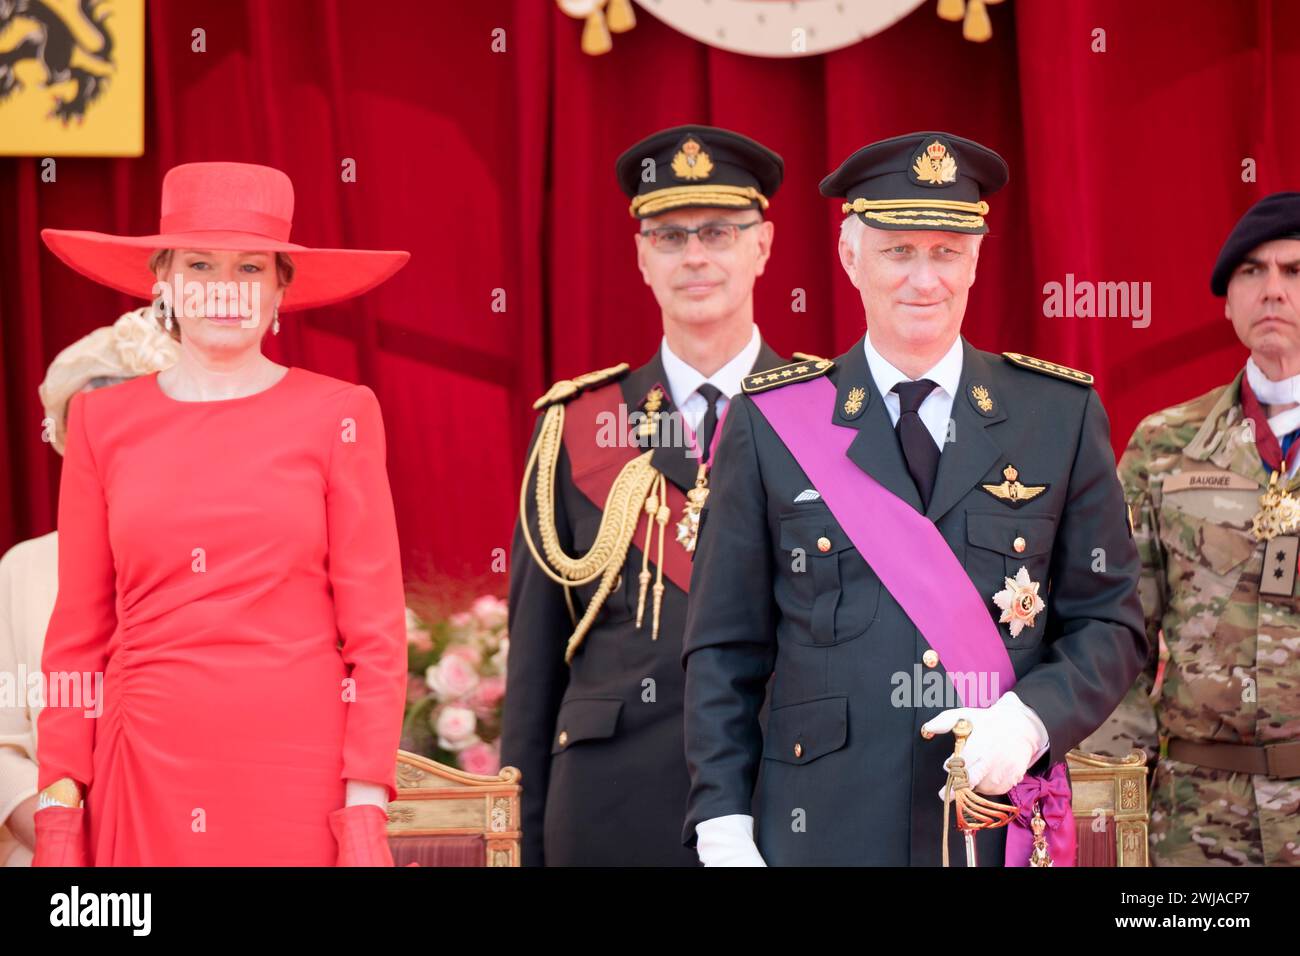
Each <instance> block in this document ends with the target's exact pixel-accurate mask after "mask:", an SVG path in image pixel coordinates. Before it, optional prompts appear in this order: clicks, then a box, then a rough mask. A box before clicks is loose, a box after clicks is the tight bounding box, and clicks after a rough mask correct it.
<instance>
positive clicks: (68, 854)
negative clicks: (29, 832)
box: [32, 807, 90, 866]
mask: <svg viewBox="0 0 1300 956" xmlns="http://www.w3.org/2000/svg"><path fill="white" fill-rule="evenodd" d="M32 822H33V823H34V824H35V825H36V853H35V855H34V856H33V857H32V866H90V862H89V859H88V857H87V854H86V808H85V807H46V808H45V809H43V810H37V811H36V813H35V815H34V816H33V817H32Z"/></svg>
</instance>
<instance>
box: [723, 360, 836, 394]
mask: <svg viewBox="0 0 1300 956" xmlns="http://www.w3.org/2000/svg"><path fill="white" fill-rule="evenodd" d="M834 366H835V363H834V362H832V361H831V360H830V359H823V358H811V357H810V358H809V359H808V360H806V361H802V362H791V363H790V364H789V365H781V366H778V367H777V368H772V369H768V370H767V371H766V372H759V373H757V374H756V375H746V376H745V377H744V378H743V379H742V380H741V382H740V388H741V391H743V392H744V393H745V394H746V395H753V394H754V393H755V392H766V391H767V390H768V389H769V388H778V387H779V386H781V385H789V384H791V383H792V382H806V381H808V379H810V378H816V377H817V376H818V375H825V374H826V373H827V372H829V371H830V370H831V369H832V368H834Z"/></svg>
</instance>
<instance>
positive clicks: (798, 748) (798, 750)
mask: <svg viewBox="0 0 1300 956" xmlns="http://www.w3.org/2000/svg"><path fill="white" fill-rule="evenodd" d="M794 756H795V759H796V760H797V759H798V758H800V757H802V756H803V744H798V743H797V744H795V745H794Z"/></svg>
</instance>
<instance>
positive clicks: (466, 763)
mask: <svg viewBox="0 0 1300 956" xmlns="http://www.w3.org/2000/svg"><path fill="white" fill-rule="evenodd" d="M456 762H457V763H459V764H460V769H461V770H464V771H465V772H466V773H477V774H481V775H483V776H485V777H491V776H494V775H496V774H497V773H498V772H499V771H500V770H501V755H500V754H499V753H497V749H496V747H494V746H493V745H492V744H488V743H483V742H482V741H479V742H478V743H476V744H474V745H473V746H470V747H466V748H465V749H464V750H462V751H461V752H460V755H459V756H458V757H457V758H456Z"/></svg>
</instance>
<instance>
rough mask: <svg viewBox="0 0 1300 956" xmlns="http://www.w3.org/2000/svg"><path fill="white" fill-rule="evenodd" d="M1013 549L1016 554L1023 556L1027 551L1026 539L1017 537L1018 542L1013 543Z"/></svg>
mask: <svg viewBox="0 0 1300 956" xmlns="http://www.w3.org/2000/svg"><path fill="white" fill-rule="evenodd" d="M1011 547H1012V548H1014V549H1015V552H1016V554H1023V553H1024V551H1025V539H1024V538H1021V537H1019V536H1017V538H1016V540H1015V541H1012V542H1011Z"/></svg>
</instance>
